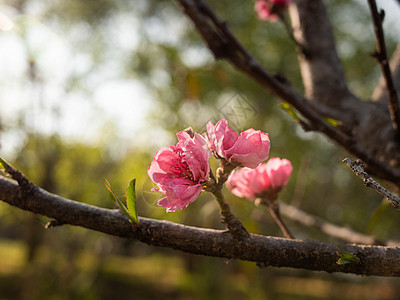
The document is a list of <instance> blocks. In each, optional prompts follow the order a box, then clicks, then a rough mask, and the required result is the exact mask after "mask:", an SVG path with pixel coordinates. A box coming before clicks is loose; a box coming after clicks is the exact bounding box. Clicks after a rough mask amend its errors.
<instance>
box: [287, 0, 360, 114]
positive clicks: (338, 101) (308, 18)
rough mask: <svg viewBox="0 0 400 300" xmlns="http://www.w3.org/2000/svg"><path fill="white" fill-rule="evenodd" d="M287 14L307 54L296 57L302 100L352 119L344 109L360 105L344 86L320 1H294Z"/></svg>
mask: <svg viewBox="0 0 400 300" xmlns="http://www.w3.org/2000/svg"><path fill="white" fill-rule="evenodd" d="M289 14H290V18H291V20H292V26H293V30H294V35H295V38H296V40H297V41H299V43H300V44H301V45H303V47H304V48H305V49H306V53H307V55H304V54H303V53H302V52H299V55H298V59H299V62H300V70H301V74H302V78H303V84H304V88H305V92H306V96H307V97H308V98H309V99H312V100H314V101H317V102H319V103H323V104H324V105H326V106H328V107H331V108H333V109H335V110H338V109H339V111H341V115H342V116H341V120H343V119H345V120H348V119H350V120H352V119H354V114H351V113H349V112H348V111H347V110H346V108H348V107H349V106H350V105H352V106H354V105H358V104H359V102H360V101H359V100H358V99H357V98H356V97H355V96H354V95H353V94H352V93H351V92H350V91H349V88H348V86H347V82H346V79H345V76H344V72H343V68H342V64H341V62H340V60H339V57H338V54H337V51H336V45H335V39H334V36H333V32H332V26H331V24H330V21H329V17H328V15H327V12H326V8H325V5H324V3H323V2H322V1H321V0H313V1H308V0H298V1H294V2H293V3H292V4H291V5H290V6H289ZM343 108H344V109H343Z"/></svg>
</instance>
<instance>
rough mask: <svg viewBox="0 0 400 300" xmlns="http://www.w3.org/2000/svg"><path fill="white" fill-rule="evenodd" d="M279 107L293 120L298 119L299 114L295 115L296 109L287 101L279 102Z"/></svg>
mask: <svg viewBox="0 0 400 300" xmlns="http://www.w3.org/2000/svg"><path fill="white" fill-rule="evenodd" d="M281 107H282V108H283V109H284V110H285V111H286V112H287V113H288V114H289V115H290V116H291V117H292V118H293V119H294V120H295V121H298V120H300V118H299V116H298V115H297V113H296V111H295V110H294V109H293V108H292V106H290V104H289V103H287V102H283V103H282V104H281Z"/></svg>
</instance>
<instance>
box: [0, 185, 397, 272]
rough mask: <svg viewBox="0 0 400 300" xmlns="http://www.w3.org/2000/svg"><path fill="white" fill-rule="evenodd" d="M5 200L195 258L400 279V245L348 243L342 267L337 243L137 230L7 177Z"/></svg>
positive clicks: (117, 216)
mask: <svg viewBox="0 0 400 300" xmlns="http://www.w3.org/2000/svg"><path fill="white" fill-rule="evenodd" d="M0 199H1V200H2V201H4V202H7V203H8V204H10V205H12V206H15V207H18V208H21V209H23V210H27V211H31V212H34V213H37V214H41V215H45V216H47V217H49V218H54V219H55V220H57V224H70V225H77V226H82V227H85V228H88V229H92V230H96V231H100V232H104V233H107V234H111V235H115V236H119V237H124V238H129V239H136V240H139V241H141V242H143V243H146V244H149V245H153V246H161V247H168V248H172V249H176V250H181V251H184V252H188V253H193V254H200V255H207V256H215V257H223V258H228V259H240V260H247V261H253V262H257V263H259V265H260V266H263V267H266V266H275V267H291V268H301V269H307V270H314V271H326V272H343V273H354V274H359V275H379V276H400V260H399V257H400V249H399V248H395V247H381V246H363V245H342V248H343V249H345V250H346V251H348V252H350V253H351V254H352V255H354V256H355V257H356V259H355V261H354V262H352V263H350V264H347V265H338V264H337V263H336V261H337V260H338V258H339V256H338V254H337V251H338V250H339V248H338V245H336V244H330V243H324V242H317V241H301V240H291V239H283V238H275V237H267V236H261V235H256V234H250V237H249V238H244V239H238V238H235V237H234V236H233V235H232V234H229V233H228V232H226V231H221V230H214V229H205V228H196V227H190V226H185V225H180V224H175V223H172V222H168V221H159V220H153V219H147V218H140V225H139V226H137V225H132V224H131V223H130V222H129V220H128V218H127V217H126V216H125V215H123V214H122V213H121V212H120V211H119V210H112V209H104V208H99V207H95V206H91V205H87V204H84V203H80V202H76V201H72V200H69V199H65V198H62V197H60V196H58V195H55V194H51V193H49V192H47V191H45V190H43V189H40V188H38V187H32V188H31V189H30V190H29V191H25V190H24V188H22V187H20V186H19V185H18V184H17V183H15V182H13V181H11V180H8V179H4V178H0ZM55 230H56V229H55Z"/></svg>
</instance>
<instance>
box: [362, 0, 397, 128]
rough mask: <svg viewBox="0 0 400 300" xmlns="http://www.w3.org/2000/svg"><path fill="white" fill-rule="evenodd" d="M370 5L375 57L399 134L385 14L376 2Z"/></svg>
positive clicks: (370, 2) (371, 0) (371, 1)
mask: <svg viewBox="0 0 400 300" xmlns="http://www.w3.org/2000/svg"><path fill="white" fill-rule="evenodd" d="M368 5H369V8H370V11H371V15H372V20H373V22H374V30H375V37H376V52H375V53H374V57H375V58H376V59H377V60H378V62H379V65H380V66H381V70H382V74H383V78H384V79H385V83H386V90H387V95H388V99H389V102H388V104H389V112H390V118H391V119H392V126H393V128H394V130H396V132H397V134H399V131H400V106H399V99H398V97H397V92H396V89H395V87H394V84H393V79H392V73H391V71H390V67H389V59H388V56H387V51H386V43H385V36H384V34H383V28H382V22H383V18H384V16H385V15H384V12H383V11H382V10H381V12H380V13H378V8H377V7H376V2H375V1H374V0H368Z"/></svg>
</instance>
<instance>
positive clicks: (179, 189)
mask: <svg viewBox="0 0 400 300" xmlns="http://www.w3.org/2000/svg"><path fill="white" fill-rule="evenodd" d="M177 137H178V143H177V144H176V146H169V147H164V148H161V149H159V150H158V151H157V153H156V155H155V156H154V159H153V161H152V163H151V166H150V167H149V169H148V174H149V176H150V178H151V179H152V180H153V182H154V183H156V184H157V186H158V189H154V190H155V191H158V192H161V193H163V194H165V197H164V198H162V199H160V200H158V202H157V204H158V205H159V206H162V207H164V208H166V209H167V212H170V211H175V210H177V209H184V208H186V207H187V206H188V205H189V204H190V203H192V202H193V201H195V200H196V199H197V197H198V196H199V194H200V192H201V191H202V189H203V186H204V185H205V183H206V182H207V181H208V179H209V176H210V161H209V160H210V156H211V152H210V150H211V151H212V153H213V154H214V156H215V157H217V158H219V159H222V160H224V161H225V163H228V164H231V165H232V166H234V167H236V166H237V167H243V168H242V169H240V171H237V172H235V173H233V174H232V175H231V177H230V186H231V187H232V191H233V192H234V193H235V194H237V192H236V191H239V190H240V189H242V192H239V193H240V195H242V196H246V197H248V198H250V199H253V198H254V195H257V194H258V193H260V192H261V191H262V190H265V189H268V188H269V187H270V186H274V187H278V186H283V185H285V184H286V183H287V180H288V177H285V176H283V175H281V173H282V171H280V169H279V168H278V169H279V170H278V171H274V170H275V169H276V168H275V169H274V167H268V168H265V167H264V166H267V165H268V166H271V165H273V163H274V162H275V160H276V159H271V160H270V161H269V162H268V163H267V164H266V165H260V164H261V163H262V162H263V161H265V160H266V159H267V158H268V155H269V149H270V140H269V137H268V134H267V133H265V132H261V131H259V130H254V129H248V130H246V131H243V132H241V133H240V134H239V133H238V132H236V131H234V130H233V129H231V128H229V126H228V123H227V122H226V121H225V120H221V121H219V122H218V123H217V124H215V126H214V125H213V124H212V123H211V122H209V123H208V124H207V135H205V136H204V137H203V136H201V135H200V134H197V133H195V134H194V135H193V136H190V135H189V134H188V133H187V132H184V131H181V132H178V133H177ZM208 148H209V149H210V150H209V149H208ZM285 161H286V160H285ZM289 164H290V162H289ZM254 168H256V169H254ZM264 169H266V170H265V171H262V170H264ZM251 172H256V173H254V174H253V173H251ZM262 172H264V173H265V174H264V173H262ZM290 172H291V165H290ZM290 172H289V175H290ZM249 174H250V175H249ZM266 174H268V175H266ZM259 175H262V176H264V177H265V179H261V178H259V179H256V178H255V177H257V176H259ZM241 176H242V177H243V178H247V177H249V176H250V177H251V178H252V179H251V180H248V181H247V183H246V179H243V178H242V179H240V177H241ZM246 176H247V177H246ZM267 176H268V177H267ZM250 177H249V178H250ZM272 177H273V178H272ZM259 180H264V181H263V182H262V183H261V182H258V181H259ZM267 182H268V183H267ZM246 184H247V185H248V187H247V188H245V187H244V185H246ZM267 185H268V187H267ZM255 186H257V188H256V189H254V188H255ZM246 189H247V190H246ZM251 189H253V192H252V193H251V192H249V191H250V190H251ZM237 195H239V194H237Z"/></svg>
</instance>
